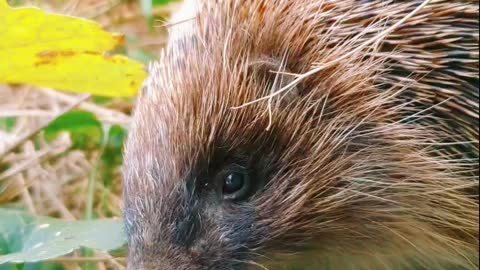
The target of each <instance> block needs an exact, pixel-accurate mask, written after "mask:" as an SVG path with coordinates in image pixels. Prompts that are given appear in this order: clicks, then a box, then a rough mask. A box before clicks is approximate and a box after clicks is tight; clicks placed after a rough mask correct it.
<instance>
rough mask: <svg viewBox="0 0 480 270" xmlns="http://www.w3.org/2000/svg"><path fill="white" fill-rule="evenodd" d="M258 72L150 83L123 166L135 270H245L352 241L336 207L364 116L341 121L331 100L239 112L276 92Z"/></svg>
mask: <svg viewBox="0 0 480 270" xmlns="http://www.w3.org/2000/svg"><path fill="white" fill-rule="evenodd" d="M196 62H201V63H203V62H205V65H206V66H209V65H212V66H215V65H216V63H219V62H220V60H219V59H216V60H215V61H214V60H212V63H210V64H208V61H207V60H204V61H203V60H202V61H201V60H197V61H196ZM255 63H256V64H255V65H254V66H253V68H252V67H250V66H249V65H248V64H245V63H237V65H235V66H233V67H232V69H230V70H225V69H222V70H223V71H224V73H223V74H222V73H221V72H220V73H219V74H217V73H214V74H215V75H216V76H218V77H213V75H212V73H211V72H210V71H209V70H197V71H195V72H192V73H191V74H190V75H189V77H188V80H186V79H185V78H178V77H175V76H176V75H177V74H174V73H173V76H169V75H172V73H171V72H170V71H169V70H168V66H167V70H161V72H159V73H157V74H154V75H152V76H153V77H152V78H151V79H150V81H149V82H148V83H147V84H148V88H149V89H147V90H149V91H147V92H145V93H143V96H142V97H140V101H139V106H137V111H136V115H135V119H134V126H133V128H132V131H131V134H130V138H129V142H128V145H127V148H126V157H125V174H124V176H125V189H124V191H125V193H124V198H125V218H126V225H127V232H128V236H129V244H130V255H129V264H130V265H131V267H130V269H148V270H157V269H158V270H160V269H193V270H194V269H243V268H247V267H252V266H255V264H256V263H257V262H258V260H259V259H263V258H262V255H265V254H268V256H270V255H271V254H285V253H292V252H297V251H300V250H303V249H305V248H312V246H311V241H310V240H312V239H318V238H321V237H322V235H323V234H325V235H328V238H325V239H322V242H323V244H324V245H325V246H327V245H328V244H329V241H334V240H333V239H335V237H334V235H336V234H338V235H342V234H344V235H346V234H345V233H343V231H342V230H343V228H342V226H344V229H345V231H348V230H349V229H350V228H348V226H347V224H349V222H353V221H352V219H355V218H352V217H351V216H354V215H355V214H356V213H355V212H354V211H355V210H352V211H353V212H352V213H348V211H347V210H348V208H349V207H350V205H349V204H348V202H347V201H346V202H344V203H343V204H341V205H339V204H338V202H337V201H338V200H337V199H338V198H337V197H336V196H337V194H338V192H339V191H341V190H342V189H343V188H344V187H343V186H342V184H339V183H340V181H339V179H341V178H342V177H344V178H346V177H352V178H353V177H354V175H353V173H352V172H353V171H354V170H353V169H352V167H351V164H352V163H350V162H349V161H350V158H351V157H350V156H348V155H349V154H350V152H352V151H357V150H358V149H359V147H358V146H357V147H353V146H352V147H350V148H349V147H347V145H346V144H344V142H343V141H342V140H341V139H339V138H340V137H341V136H344V135H345V136H346V134H347V133H349V135H351V136H355V135H356V133H355V132H353V131H354V130H353V128H352V127H353V125H357V122H356V121H355V120H357V119H358V118H360V117H361V116H360V115H359V116H358V118H356V116H355V114H354V113H353V112H352V113H351V114H350V117H351V118H346V117H345V115H336V116H338V119H337V118H335V117H336V116H335V117H334V116H333V115H332V114H329V110H331V108H328V107H329V104H327V102H326V97H327V96H328V95H327V94H325V95H319V96H314V95H306V96H305V97H301V96H292V93H294V94H295V95H297V94H298V95H299V93H300V92H298V89H293V90H292V91H293V92H290V94H289V95H287V96H283V97H281V98H275V100H272V101H271V103H270V105H269V104H267V103H266V102H258V103H255V104H252V105H249V106H247V107H244V108H237V109H235V108H234V107H235V106H238V105H241V104H243V103H245V102H248V101H250V100H254V99H256V98H259V97H262V96H264V95H266V94H268V93H269V91H270V90H271V89H273V88H275V87H277V88H278V87H279V86H278V85H276V86H275V83H276V82H278V81H279V80H278V79H279V78H278V77H276V76H274V77H272V76H271V73H270V70H271V69H277V68H278V67H273V68H265V67H266V66H267V67H268V66H269V65H270V64H271V62H269V61H264V60H260V61H257V62H255ZM217 65H218V64H217ZM280 66H281V65H280ZM236 68H238V70H235V69H236ZM186 70H188V69H186ZM252 72H253V73H254V74H253V75H255V76H245V74H247V75H251V74H252ZM232 74H235V75H236V76H232ZM183 75H184V74H179V76H183ZM257 75H260V76H257ZM164 76H165V77H164ZM167 76H168V77H167ZM282 79H287V81H288V79H289V78H285V77H283V78H281V80H280V81H281V83H280V86H281V85H285V81H282ZM185 89H188V91H186V90H185ZM228 89H230V90H228ZM342 129H343V130H342ZM354 148H355V149H356V150H355V149H354ZM342 192H343V195H342V196H345V198H348V196H354V194H353V193H349V192H348V191H342ZM354 203H355V202H354ZM354 203H353V204H354ZM320 206H322V207H320ZM353 207H355V205H353ZM343 212H347V213H343ZM342 213H343V214H342ZM339 215H343V217H344V218H343V219H344V220H341V221H338V220H339V217H338V216H339ZM359 215H361V213H359ZM332 221H335V222H333V223H332ZM345 238H348V236H346V237H345ZM267 259H272V258H267Z"/></svg>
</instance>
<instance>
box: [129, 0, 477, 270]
mask: <svg viewBox="0 0 480 270" xmlns="http://www.w3.org/2000/svg"><path fill="white" fill-rule="evenodd" d="M478 9H479V6H478V2H476V1H466V0H458V1H450V0H432V1H428V0H427V1H414V0H409V1H381V0H375V1H359V0H356V1H354V0H322V1H320V0H301V1H296V0H245V1H239V0H223V1H220V0H197V1H196V0H189V1H186V2H185V3H184V6H183V7H182V9H181V10H180V11H179V12H178V13H177V14H176V15H175V16H174V17H173V18H172V22H173V23H172V25H171V26H170V27H169V31H170V33H169V34H170V41H169V44H168V46H167V48H166V49H165V50H164V51H163V52H162V54H161V57H160V59H159V60H158V62H155V63H153V64H151V66H150V71H149V73H150V75H149V78H148V79H147V81H146V82H145V84H144V88H143V89H142V91H141V94H140V96H139V99H138V104H137V106H136V109H135V112H134V116H133V124H132V127H131V131H130V134H129V138H128V142H127V145H126V148H125V163H124V170H123V174H124V181H125V183H124V208H125V209H124V216H125V224H126V229H127V234H128V241H129V257H128V269H132V270H133V269H135V270H170V269H179V270H187V269H189V270H190V269H192V270H203V269H214V270H217V269H218V270H222V269H225V270H227V269H352V270H354V269H359V270H366V269H387V270H389V269H392V270H393V269H399V270H403V269H405V270H406V269H452V268H451V267H456V268H455V269H468V270H470V269H478V267H479V263H478V260H479V255H478V252H479V241H478V234H479V228H478V225H479V204H478V195H479V188H478V183H479V181H478V169H479V167H478V154H479V151H478V149H479V148H478V141H479V139H478V128H479V126H478V120H479V119H478V118H479V117H478V115H479V107H478V106H479V105H478V101H479V75H478V71H479V70H478V68H479V59H478V57H479V52H478V49H479V48H478V42H479V22H478V19H479V16H478V14H479V13H478Z"/></svg>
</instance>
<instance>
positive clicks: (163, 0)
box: [152, 0, 173, 6]
mask: <svg viewBox="0 0 480 270" xmlns="http://www.w3.org/2000/svg"><path fill="white" fill-rule="evenodd" d="M152 2H153V6H160V5H166V4H168V3H170V2H173V0H152Z"/></svg>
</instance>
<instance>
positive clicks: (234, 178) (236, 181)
mask: <svg viewBox="0 0 480 270" xmlns="http://www.w3.org/2000/svg"><path fill="white" fill-rule="evenodd" d="M244 182H245V180H244V176H243V174H240V173H230V174H228V175H227V176H226V177H225V179H224V183H223V192H224V193H227V194H231V193H234V192H236V191H239V190H240V189H241V188H242V187H243V185H244Z"/></svg>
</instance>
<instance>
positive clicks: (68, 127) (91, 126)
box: [44, 111, 103, 149]
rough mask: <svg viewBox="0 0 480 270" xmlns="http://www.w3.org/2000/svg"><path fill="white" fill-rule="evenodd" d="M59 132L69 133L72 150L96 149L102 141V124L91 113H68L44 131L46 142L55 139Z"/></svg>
mask: <svg viewBox="0 0 480 270" xmlns="http://www.w3.org/2000/svg"><path fill="white" fill-rule="evenodd" d="M61 132H69V133H70V136H71V138H72V142H73V148H76V149H92V148H98V147H99V146H100V144H101V142H102V140H103V130H102V124H101V123H100V121H98V119H97V118H96V117H95V115H94V114H93V113H90V112H85V111H72V112H68V113H66V114H64V115H62V116H60V117H59V118H58V119H56V120H55V121H53V122H52V123H51V124H50V125H49V126H48V127H47V128H45V129H44V135H45V138H46V139H47V140H53V139H55V138H56V137H57V136H58V135H59V134H60V133H61Z"/></svg>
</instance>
